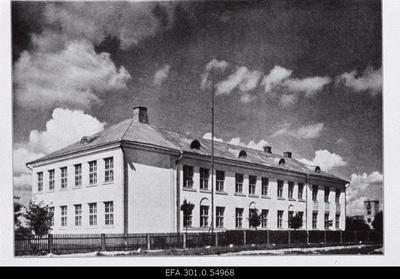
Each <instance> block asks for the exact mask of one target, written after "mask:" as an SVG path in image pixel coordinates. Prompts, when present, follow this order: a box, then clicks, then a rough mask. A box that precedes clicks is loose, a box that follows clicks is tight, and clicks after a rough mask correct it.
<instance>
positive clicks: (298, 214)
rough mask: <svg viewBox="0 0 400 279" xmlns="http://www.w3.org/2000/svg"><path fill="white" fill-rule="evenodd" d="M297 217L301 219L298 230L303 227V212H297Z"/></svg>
mask: <svg viewBox="0 0 400 279" xmlns="http://www.w3.org/2000/svg"><path fill="white" fill-rule="evenodd" d="M297 216H299V217H300V219H301V227H300V228H302V227H303V221H304V220H303V217H304V212H303V211H299V212H297Z"/></svg>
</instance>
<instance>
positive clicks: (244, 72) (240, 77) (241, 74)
mask: <svg viewBox="0 0 400 279" xmlns="http://www.w3.org/2000/svg"><path fill="white" fill-rule="evenodd" d="M260 77H261V72H259V71H257V70H254V71H251V70H249V69H248V68H247V67H244V66H242V67H239V68H237V70H236V72H234V73H233V74H231V75H230V76H229V77H228V78H227V79H226V80H223V81H220V82H218V84H217V95H219V94H229V93H231V92H232V90H233V89H235V88H236V87H239V89H240V90H241V91H243V92H247V91H250V90H253V89H254V88H256V86H257V84H258V81H259V79H260Z"/></svg>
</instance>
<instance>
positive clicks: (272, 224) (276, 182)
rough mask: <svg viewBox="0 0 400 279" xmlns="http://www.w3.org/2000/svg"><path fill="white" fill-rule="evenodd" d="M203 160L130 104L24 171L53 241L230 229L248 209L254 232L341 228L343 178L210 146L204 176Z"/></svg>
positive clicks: (201, 142) (185, 140)
mask: <svg viewBox="0 0 400 279" xmlns="http://www.w3.org/2000/svg"><path fill="white" fill-rule="evenodd" d="M211 153H212V150H211V140H207V139H204V138H198V139H195V138H191V137H189V136H187V135H183V134H178V133H175V132H171V131H167V130H165V129H160V128H157V127H154V126H152V125H150V124H149V122H148V116H147V109H146V108H144V107H136V108H134V109H133V117H132V118H131V119H128V120H125V121H123V122H121V123H119V124H117V125H114V126H112V127H109V128H107V129H105V130H103V131H101V132H99V133H97V134H94V135H83V137H82V139H81V140H80V141H79V142H76V143H74V144H72V145H70V146H67V147H65V148H63V149H61V150H58V151H56V152H54V153H51V154H49V155H47V156H45V157H42V158H40V159H37V160H35V161H32V162H29V163H27V166H28V167H30V168H31V169H32V171H33V195H34V196H35V197H36V198H37V199H38V200H43V201H44V202H45V203H47V204H50V209H51V211H52V212H53V213H54V218H53V231H52V233H55V234H74V233H76V234H83V233H85V234H86V233H155V232H182V231H186V229H187V230H188V231H196V232H201V231H204V232H207V231H209V230H210V226H212V225H213V228H214V231H223V230H235V229H238V230H240V229H248V228H249V219H248V218H249V216H250V214H251V213H252V212H254V211H257V212H258V213H259V214H261V225H260V227H259V228H258V229H259V230H260V229H261V230H281V229H284V230H285V229H290V227H291V224H290V219H291V217H292V216H293V215H295V214H299V215H300V216H302V218H303V227H302V229H304V230H344V229H345V189H346V184H347V183H348V182H347V181H344V180H342V179H340V178H337V177H335V176H333V175H330V174H328V173H326V172H324V171H323V170H322V169H321V168H320V167H319V166H309V165H305V164H303V163H301V162H299V161H297V160H296V159H294V158H292V153H291V152H285V153H284V154H282V155H278V154H273V153H272V148H271V147H269V146H266V147H265V148H264V150H263V151H259V150H255V149H251V148H246V147H242V146H236V145H232V144H228V143H224V142H214V164H213V165H214V168H213V169H214V172H213V173H211ZM211 176H213V179H212V180H213V181H214V187H211ZM212 188H213V190H214V191H213V192H212V191H211V190H212ZM184 200H186V201H187V202H190V203H192V204H194V209H193V211H192V213H191V214H187V215H184V213H183V211H182V210H181V205H182V204H183V202H184ZM212 205H214V210H212V208H211V206H212ZM212 212H214V218H212V217H211V214H212ZM212 219H214V224H211V220H212Z"/></svg>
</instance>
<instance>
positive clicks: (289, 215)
mask: <svg viewBox="0 0 400 279" xmlns="http://www.w3.org/2000/svg"><path fill="white" fill-rule="evenodd" d="M293 214H294V212H293V211H289V213H288V221H289V222H288V225H289V228H291V227H292V218H293Z"/></svg>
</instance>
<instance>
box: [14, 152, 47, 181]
mask: <svg viewBox="0 0 400 279" xmlns="http://www.w3.org/2000/svg"><path fill="white" fill-rule="evenodd" d="M45 155H46V154H45V153H42V152H33V151H31V150H30V147H29V145H28V146H26V145H22V146H21V147H18V148H15V149H14V150H13V170H14V173H18V174H30V173H31V171H30V170H29V169H28V168H27V167H26V165H25V164H26V163H27V162H29V161H33V160H36V159H38V158H40V157H43V156H45Z"/></svg>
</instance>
